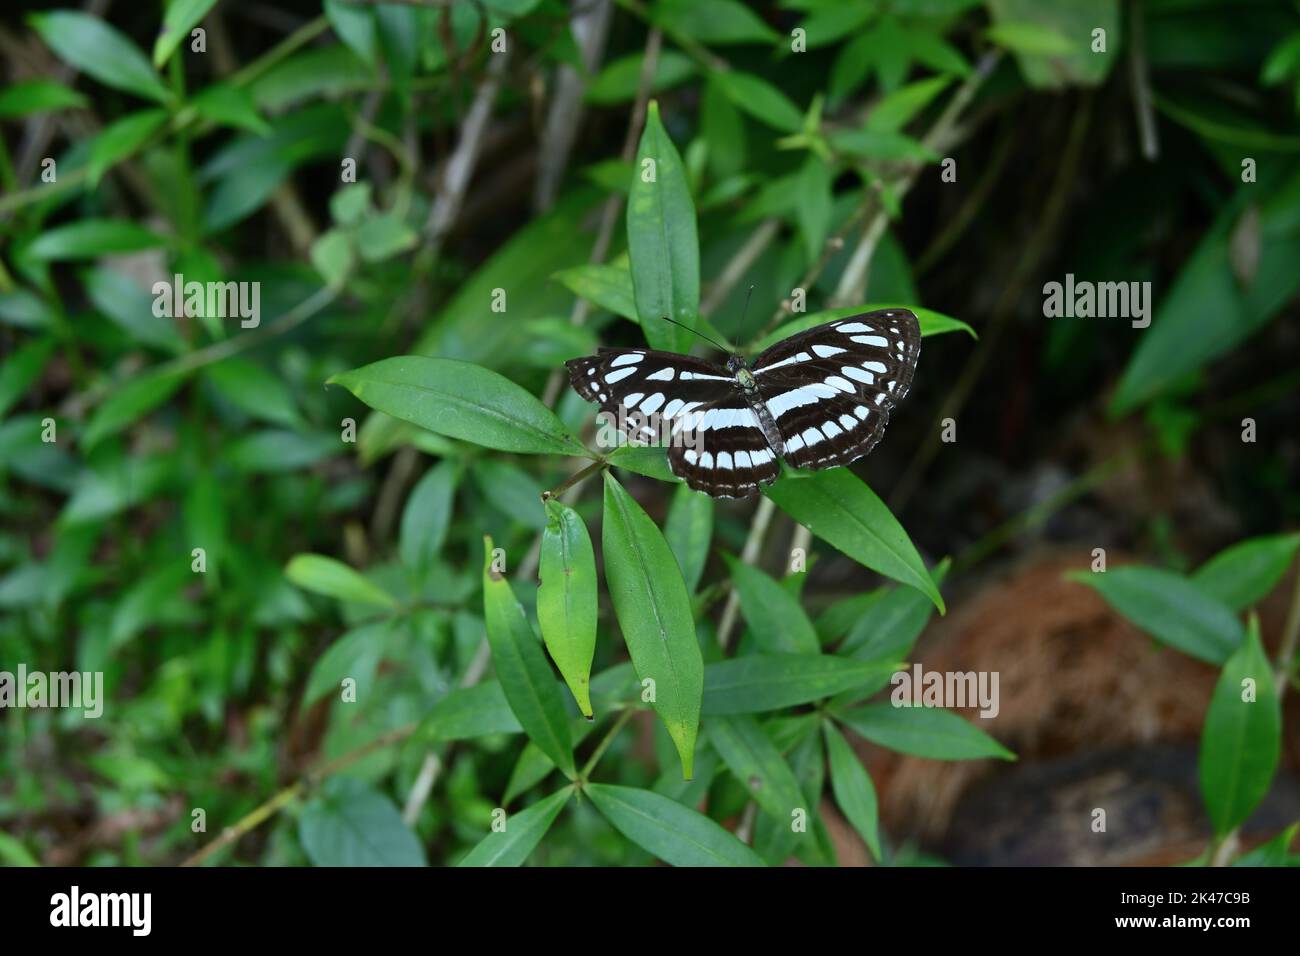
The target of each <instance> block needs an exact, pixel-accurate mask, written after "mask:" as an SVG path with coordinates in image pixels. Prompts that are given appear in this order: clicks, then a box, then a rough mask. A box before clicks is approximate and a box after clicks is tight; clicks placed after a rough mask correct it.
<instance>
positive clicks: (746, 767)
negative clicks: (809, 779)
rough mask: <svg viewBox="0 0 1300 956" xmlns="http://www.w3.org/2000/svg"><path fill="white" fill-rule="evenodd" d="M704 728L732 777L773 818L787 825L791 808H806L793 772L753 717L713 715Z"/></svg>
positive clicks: (793, 809)
mask: <svg viewBox="0 0 1300 956" xmlns="http://www.w3.org/2000/svg"><path fill="white" fill-rule="evenodd" d="M704 729H705V733H706V734H708V738H709V743H710V744H712V745H713V749H714V750H716V751H717V752H718V756H720V757H721V758H722V762H723V763H725V764H726V765H727V769H728V770H730V771H731V774H732V776H734V777H735V778H736V779H737V780H738V781H740V784H741V785H742V786H743V787H744V788H745V789H746V790H748V791H749V795H750V797H752V798H753V800H754V802H755V803H757V804H758V805H759V807H761V808H762V810H763V811H764V812H765V813H767V814H769V815H771V816H772V818H773V819H774V820H777V821H779V822H780V823H781V824H782V825H784V826H786V827H788V826H790V823H791V821H792V820H793V819H794V817H793V814H794V812H795V811H797V810H804V811H807V810H808V809H809V807H808V801H807V799H806V798H805V797H804V795H803V791H802V790H800V789H799V781H798V780H796V779H795V776H794V771H793V770H791V769H790V765H789V764H788V763H786V762H785V758H784V757H782V756H781V752H780V751H779V750H777V749H776V746H775V745H774V744H773V743H772V741H771V740H770V739H769V738H768V736H767V734H765V733H763V728H762V727H760V726H759V725H758V720H757V719H756V718H754V717H750V716H746V715H740V716H735V717H714V718H712V719H710V720H708V721H707V722H706V723H705V725H704Z"/></svg>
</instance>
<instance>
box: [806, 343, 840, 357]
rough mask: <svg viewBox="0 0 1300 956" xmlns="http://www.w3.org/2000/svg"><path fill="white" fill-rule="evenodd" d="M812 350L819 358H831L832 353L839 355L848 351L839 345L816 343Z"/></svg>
mask: <svg viewBox="0 0 1300 956" xmlns="http://www.w3.org/2000/svg"><path fill="white" fill-rule="evenodd" d="M812 350H813V352H814V353H816V355H817V357H818V358H830V357H831V356H832V355H839V354H840V353H841V352H847V351H848V349H842V348H840V347H839V346H838V345H814V346H813V347H812Z"/></svg>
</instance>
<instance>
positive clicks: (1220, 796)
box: [1200, 615, 1282, 836]
mask: <svg viewBox="0 0 1300 956" xmlns="http://www.w3.org/2000/svg"><path fill="white" fill-rule="evenodd" d="M1281 749H1282V712H1281V706H1280V703H1279V700H1278V696H1277V687H1276V685H1275V684H1274V683H1273V670H1272V667H1271V665H1270V664H1269V660H1268V656H1267V655H1266V654H1265V653H1264V647H1263V645H1262V644H1261V643H1260V639H1259V621H1258V619H1257V618H1256V617H1254V616H1253V615H1252V616H1251V620H1250V630H1249V632H1248V633H1247V635H1246V639H1245V640H1244V641H1243V642H1242V645H1241V647H1239V648H1238V649H1237V650H1236V652H1235V653H1233V655H1232V656H1231V657H1230V658H1228V661H1227V663H1225V664H1224V665H1223V671H1222V673H1221V674H1220V675H1219V682H1218V683H1217V684H1216V685H1215V688H1214V695H1213V696H1212V697H1211V698H1210V707H1209V710H1208V711H1207V712H1206V715H1205V729H1204V731H1203V732H1202V734H1201V755H1200V776H1201V795H1202V797H1203V798H1204V799H1205V808H1206V810H1207V811H1208V812H1209V815H1210V821H1211V822H1212V823H1213V824H1214V832H1215V833H1216V834H1218V835H1220V836H1222V835H1223V834H1225V833H1227V832H1228V831H1230V830H1232V829H1233V828H1234V827H1236V826H1238V825H1239V824H1241V823H1243V822H1245V820H1246V818H1247V817H1249V816H1250V814H1251V812H1252V811H1253V810H1254V809H1255V807H1256V806H1258V805H1259V802H1260V801H1261V800H1263V799H1264V796H1265V794H1267V793H1268V790H1269V786H1270V785H1271V784H1272V782H1273V774H1274V773H1275V772H1276V771H1277V764H1278V758H1279V756H1280V755H1281Z"/></svg>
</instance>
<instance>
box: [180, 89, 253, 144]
mask: <svg viewBox="0 0 1300 956" xmlns="http://www.w3.org/2000/svg"><path fill="white" fill-rule="evenodd" d="M190 105H191V106H193V107H194V110H195V112H197V113H198V114H199V116H201V117H203V118H204V119H205V120H207V121H208V122H210V123H216V124H218V125H219V126H230V127H233V128H235V129H242V130H247V131H248V132H250V133H255V134H257V135H258V136H270V135H271V133H272V127H271V124H270V123H268V122H267V121H266V120H265V119H263V118H262V114H261V113H259V112H258V111H257V103H256V101H254V99H253V96H252V94H251V93H249V92H248V91H247V90H246V89H244V88H243V87H242V86H235V85H234V84H233V83H214V84H213V85H212V86H209V87H208V88H207V89H205V90H204V91H203V92H201V93H199V94H198V95H197V96H195V97H194V98H193V99H192V100H191V101H190Z"/></svg>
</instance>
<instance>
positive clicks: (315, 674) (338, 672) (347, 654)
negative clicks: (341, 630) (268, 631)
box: [301, 620, 392, 708]
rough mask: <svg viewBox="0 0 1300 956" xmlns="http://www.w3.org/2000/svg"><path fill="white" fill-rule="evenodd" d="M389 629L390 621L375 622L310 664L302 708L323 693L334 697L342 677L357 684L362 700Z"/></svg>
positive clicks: (339, 687)
mask: <svg viewBox="0 0 1300 956" xmlns="http://www.w3.org/2000/svg"><path fill="white" fill-rule="evenodd" d="M391 628H392V624H391V623H390V622H389V621H386V620H385V621H377V622H375V623H373V624H369V625H366V626H364V627H359V628H357V629H356V630H354V631H349V632H348V633H346V634H344V635H343V636H342V637H340V638H339V639H338V640H336V641H335V642H334V643H333V644H331V645H330V646H329V647H328V648H327V649H326V651H325V653H324V654H322V655H321V656H320V657H319V658H317V660H316V663H315V664H314V665H312V669H311V674H310V675H309V676H308V678H307V689H306V690H305V691H303V694H302V704H301V706H302V707H303V708H306V707H308V706H310V705H311V704H314V703H315V702H316V701H318V700H319V699H320V698H322V697H324V696H325V695H326V694H337V693H338V692H339V691H340V689H341V687H342V683H343V680H344V679H345V678H351V679H352V680H354V681H356V683H357V699H358V700H364V699H365V697H366V694H365V691H366V690H367V689H368V688H369V686H370V683H371V681H372V680H373V679H374V676H375V671H376V670H377V669H378V667H379V659H380V658H381V657H382V656H383V653H384V643H385V638H387V636H388V634H389V632H390V630H391Z"/></svg>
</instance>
